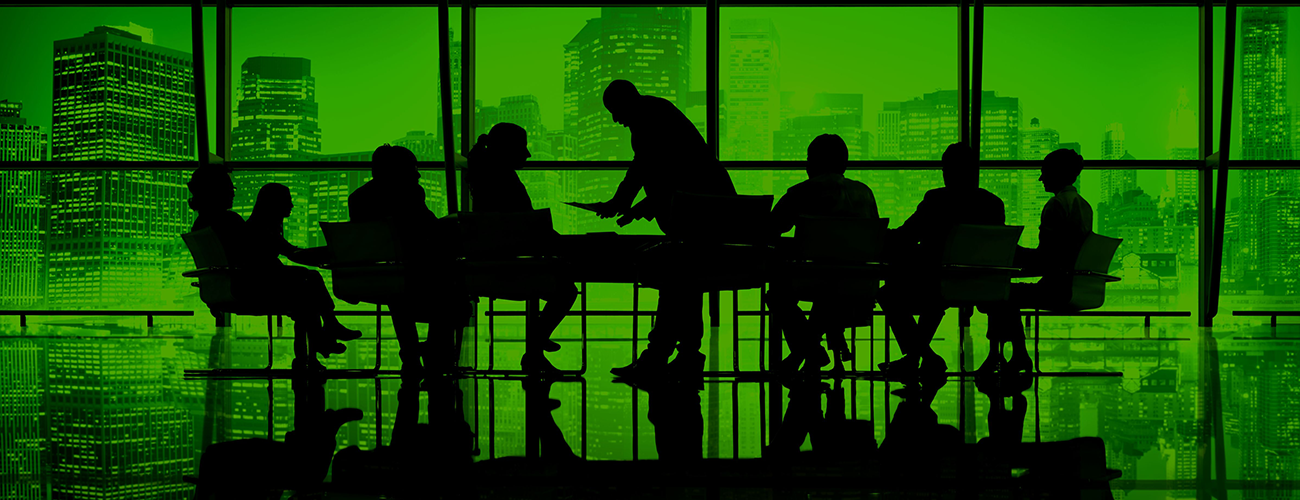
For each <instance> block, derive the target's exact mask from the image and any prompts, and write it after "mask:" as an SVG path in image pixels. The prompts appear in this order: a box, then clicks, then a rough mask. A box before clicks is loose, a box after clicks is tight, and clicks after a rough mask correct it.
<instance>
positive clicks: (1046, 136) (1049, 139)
mask: <svg viewBox="0 0 1300 500" xmlns="http://www.w3.org/2000/svg"><path fill="white" fill-rule="evenodd" d="M1060 143H1061V134H1059V133H1057V132H1056V129H1054V128H1043V127H1042V125H1041V124H1040V122H1039V121H1038V119H1037V118H1033V119H1031V120H1029V127H1028V128H1026V129H1024V130H1021V131H1020V159H1021V160H1033V161H1037V160H1042V159H1043V158H1046V157H1047V154H1048V153H1051V152H1052V151H1056V150H1057V149H1058V148H1059V147H1060Z"/></svg>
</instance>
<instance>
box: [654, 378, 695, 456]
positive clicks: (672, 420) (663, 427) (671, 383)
mask: <svg viewBox="0 0 1300 500" xmlns="http://www.w3.org/2000/svg"><path fill="white" fill-rule="evenodd" d="M641 389H643V390H645V391H646V393H648V394H649V398H648V399H647V400H646V406H647V408H648V409H647V411H646V418H647V419H648V420H649V421H650V424H651V425H654V426H655V451H657V452H658V453H659V460H662V461H672V462H679V463H681V462H686V463H691V462H694V461H696V460H700V459H702V458H704V446H703V445H704V414H703V413H702V412H701V407H700V390H699V386H698V384H697V383H695V382H679V381H675V380H656V381H650V382H647V383H646V384H644V385H642V386H641Z"/></svg>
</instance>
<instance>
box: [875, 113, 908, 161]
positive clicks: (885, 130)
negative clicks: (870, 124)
mask: <svg viewBox="0 0 1300 500" xmlns="http://www.w3.org/2000/svg"><path fill="white" fill-rule="evenodd" d="M901 107H902V103H899V102H886V103H885V105H884V109H881V110H880V112H879V113H876V154H877V155H879V157H880V159H881V160H897V159H899V156H898V139H899V128H898V127H899V110H900V109H901Z"/></svg>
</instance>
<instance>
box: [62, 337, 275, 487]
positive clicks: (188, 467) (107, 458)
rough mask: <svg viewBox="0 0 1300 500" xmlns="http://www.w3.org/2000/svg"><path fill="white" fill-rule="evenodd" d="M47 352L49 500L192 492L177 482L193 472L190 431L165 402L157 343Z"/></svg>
mask: <svg viewBox="0 0 1300 500" xmlns="http://www.w3.org/2000/svg"><path fill="white" fill-rule="evenodd" d="M46 349H47V356H48V363H49V365H48V366H49V369H48V379H47V380H48V389H47V391H48V396H47V398H46V404H47V407H48V410H47V412H48V414H49V417H48V418H49V427H50V431H49V432H50V443H51V446H50V455H51V456H52V459H51V463H52V464H53V467H52V469H51V475H52V476H53V477H52V480H51V481H50V483H51V485H52V486H51V487H52V489H53V492H52V493H53V498H100V499H123V500H126V499H137V498H159V499H176V500H181V499H184V498H187V495H186V494H187V493H189V492H191V491H192V488H193V487H192V486H190V485H189V484H186V483H185V482H184V481H180V480H178V479H177V478H178V477H180V475H181V474H184V473H188V472H190V471H192V470H194V469H193V468H192V467H193V464H194V450H193V442H192V439H193V434H192V433H193V431H194V428H193V425H192V422H191V420H190V415H189V413H188V412H186V411H184V410H181V409H179V408H176V407H174V406H173V405H172V404H170V403H169V402H167V401H166V400H165V395H164V393H163V390H164V387H165V378H164V373H163V370H162V367H163V363H162V356H161V350H162V346H161V345H160V342H159V341H151V340H143V339H133V340H114V339H87V340H71V339H69V340H61V341H58V342H51V343H50V344H48V345H47V347H46ZM264 392H265V391H263V393H264ZM263 430H265V424H263ZM263 436H265V434H263Z"/></svg>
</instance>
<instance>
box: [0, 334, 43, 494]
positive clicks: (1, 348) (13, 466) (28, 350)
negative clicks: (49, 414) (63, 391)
mask: <svg viewBox="0 0 1300 500" xmlns="http://www.w3.org/2000/svg"><path fill="white" fill-rule="evenodd" d="M41 354H42V349H41V348H40V346H39V345H37V344H36V342H35V341H33V340H29V339H22V338H18V339H4V340H0V378H3V380H4V383H2V384H0V401H3V402H4V404H2V405H0V457H4V460H0V498H6V499H8V498H12V499H15V500H38V499H43V498H45V491H44V490H45V488H44V487H43V484H44V481H43V480H42V479H43V478H42V475H43V471H42V464H43V460H42V455H44V454H45V453H44V450H42V448H43V447H44V446H43V444H44V441H45V440H44V439H43V435H44V434H45V426H44V423H43V422H42V421H41V420H42V418H41V400H42V399H43V398H44V395H45V384H44V380H43V379H44V376H43V375H44V373H45V366H44V364H43V363H41Z"/></svg>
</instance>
